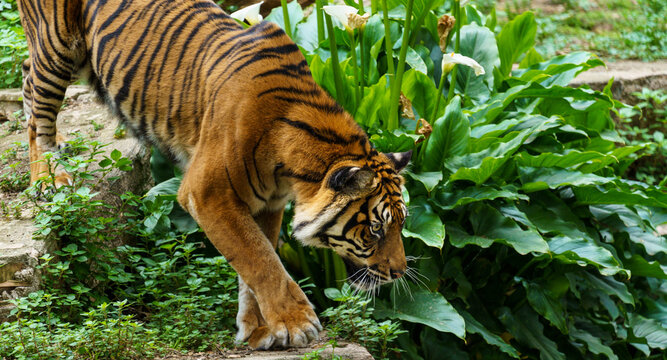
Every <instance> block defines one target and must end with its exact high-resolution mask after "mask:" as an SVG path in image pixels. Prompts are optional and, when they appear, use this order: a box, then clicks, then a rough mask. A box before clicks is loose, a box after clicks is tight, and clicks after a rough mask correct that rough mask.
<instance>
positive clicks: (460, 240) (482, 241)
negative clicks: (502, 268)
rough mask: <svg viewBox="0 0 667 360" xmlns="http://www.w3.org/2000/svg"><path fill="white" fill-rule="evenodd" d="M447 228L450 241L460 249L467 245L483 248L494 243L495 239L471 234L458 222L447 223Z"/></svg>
mask: <svg viewBox="0 0 667 360" xmlns="http://www.w3.org/2000/svg"><path fill="white" fill-rule="evenodd" d="M445 228H446V230H447V235H448V239H449V243H450V244H452V245H453V246H454V247H457V248H459V249H460V248H462V247H464V246H466V245H476V246H479V247H481V248H488V247H489V246H491V245H492V244H493V239H489V238H486V237H482V236H476V235H470V234H468V233H467V232H466V231H465V230H463V229H462V228H461V227H460V226H459V225H458V224H456V223H447V224H446V226H445Z"/></svg>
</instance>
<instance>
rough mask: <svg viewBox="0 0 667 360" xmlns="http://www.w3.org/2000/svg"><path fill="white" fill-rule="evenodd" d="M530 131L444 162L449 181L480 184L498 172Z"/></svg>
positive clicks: (527, 130)
mask: <svg viewBox="0 0 667 360" xmlns="http://www.w3.org/2000/svg"><path fill="white" fill-rule="evenodd" d="M531 132H532V130H531V129H526V130H523V131H521V132H519V133H517V134H515V135H513V136H514V137H513V138H512V139H511V140H509V141H506V142H498V143H495V144H493V145H492V146H490V147H489V148H487V149H486V150H482V151H480V152H477V153H471V154H465V155H462V156H456V157H454V158H452V159H450V160H449V161H446V162H445V167H446V168H447V169H448V170H449V171H451V172H452V173H453V174H452V175H451V176H450V177H449V180H450V181H454V180H470V181H473V182H475V183H476V184H482V183H484V182H485V181H486V180H488V179H489V178H490V177H491V176H492V175H493V174H494V173H495V172H496V171H498V170H499V169H500V168H501V167H502V166H503V165H504V164H505V163H506V162H507V161H508V160H509V159H510V158H511V156H512V155H513V154H514V152H515V151H516V150H517V149H518V148H519V146H521V144H522V143H523V141H524V140H525V139H526V138H527V137H528V136H529V135H530V134H531Z"/></svg>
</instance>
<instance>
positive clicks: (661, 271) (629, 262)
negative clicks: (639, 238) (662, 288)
mask: <svg viewBox="0 0 667 360" xmlns="http://www.w3.org/2000/svg"><path fill="white" fill-rule="evenodd" d="M623 264H624V265H625V267H626V268H627V269H628V270H630V271H631V272H632V275H633V276H646V277H654V278H658V279H667V265H663V264H661V263H660V262H658V261H648V260H646V259H645V258H644V257H642V256H640V255H637V254H634V255H632V257H631V258H629V259H625V260H623Z"/></svg>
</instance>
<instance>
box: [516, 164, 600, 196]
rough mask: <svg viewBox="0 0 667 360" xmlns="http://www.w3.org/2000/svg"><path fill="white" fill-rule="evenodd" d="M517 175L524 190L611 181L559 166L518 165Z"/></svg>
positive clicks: (598, 183) (531, 190) (597, 183)
mask: <svg viewBox="0 0 667 360" xmlns="http://www.w3.org/2000/svg"><path fill="white" fill-rule="evenodd" d="M518 170H519V177H520V179H521V183H522V184H523V186H522V187H521V188H522V189H523V190H524V191H526V192H533V191H539V190H546V189H557V188H559V187H562V186H575V187H578V186H585V185H602V184H608V183H610V182H612V181H613V179H611V178H606V177H602V176H599V175H595V174H584V173H581V172H579V171H574V170H565V169H559V168H533V167H522V166H520V167H519V169H518Z"/></svg>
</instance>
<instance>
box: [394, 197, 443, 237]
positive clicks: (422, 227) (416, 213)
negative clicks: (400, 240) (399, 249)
mask: <svg viewBox="0 0 667 360" xmlns="http://www.w3.org/2000/svg"><path fill="white" fill-rule="evenodd" d="M409 212H410V215H409V216H408V218H407V219H406V220H405V226H404V227H403V236H405V237H413V238H417V239H420V240H421V241H423V242H424V243H425V244H426V245H428V246H432V247H437V248H438V249H441V248H442V245H443V243H444V242H445V225H444V224H443V223H442V220H440V217H439V216H438V214H436V213H435V212H433V209H431V205H429V204H428V202H427V201H426V199H425V198H423V197H418V198H416V199H411V200H410V210H409Z"/></svg>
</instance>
